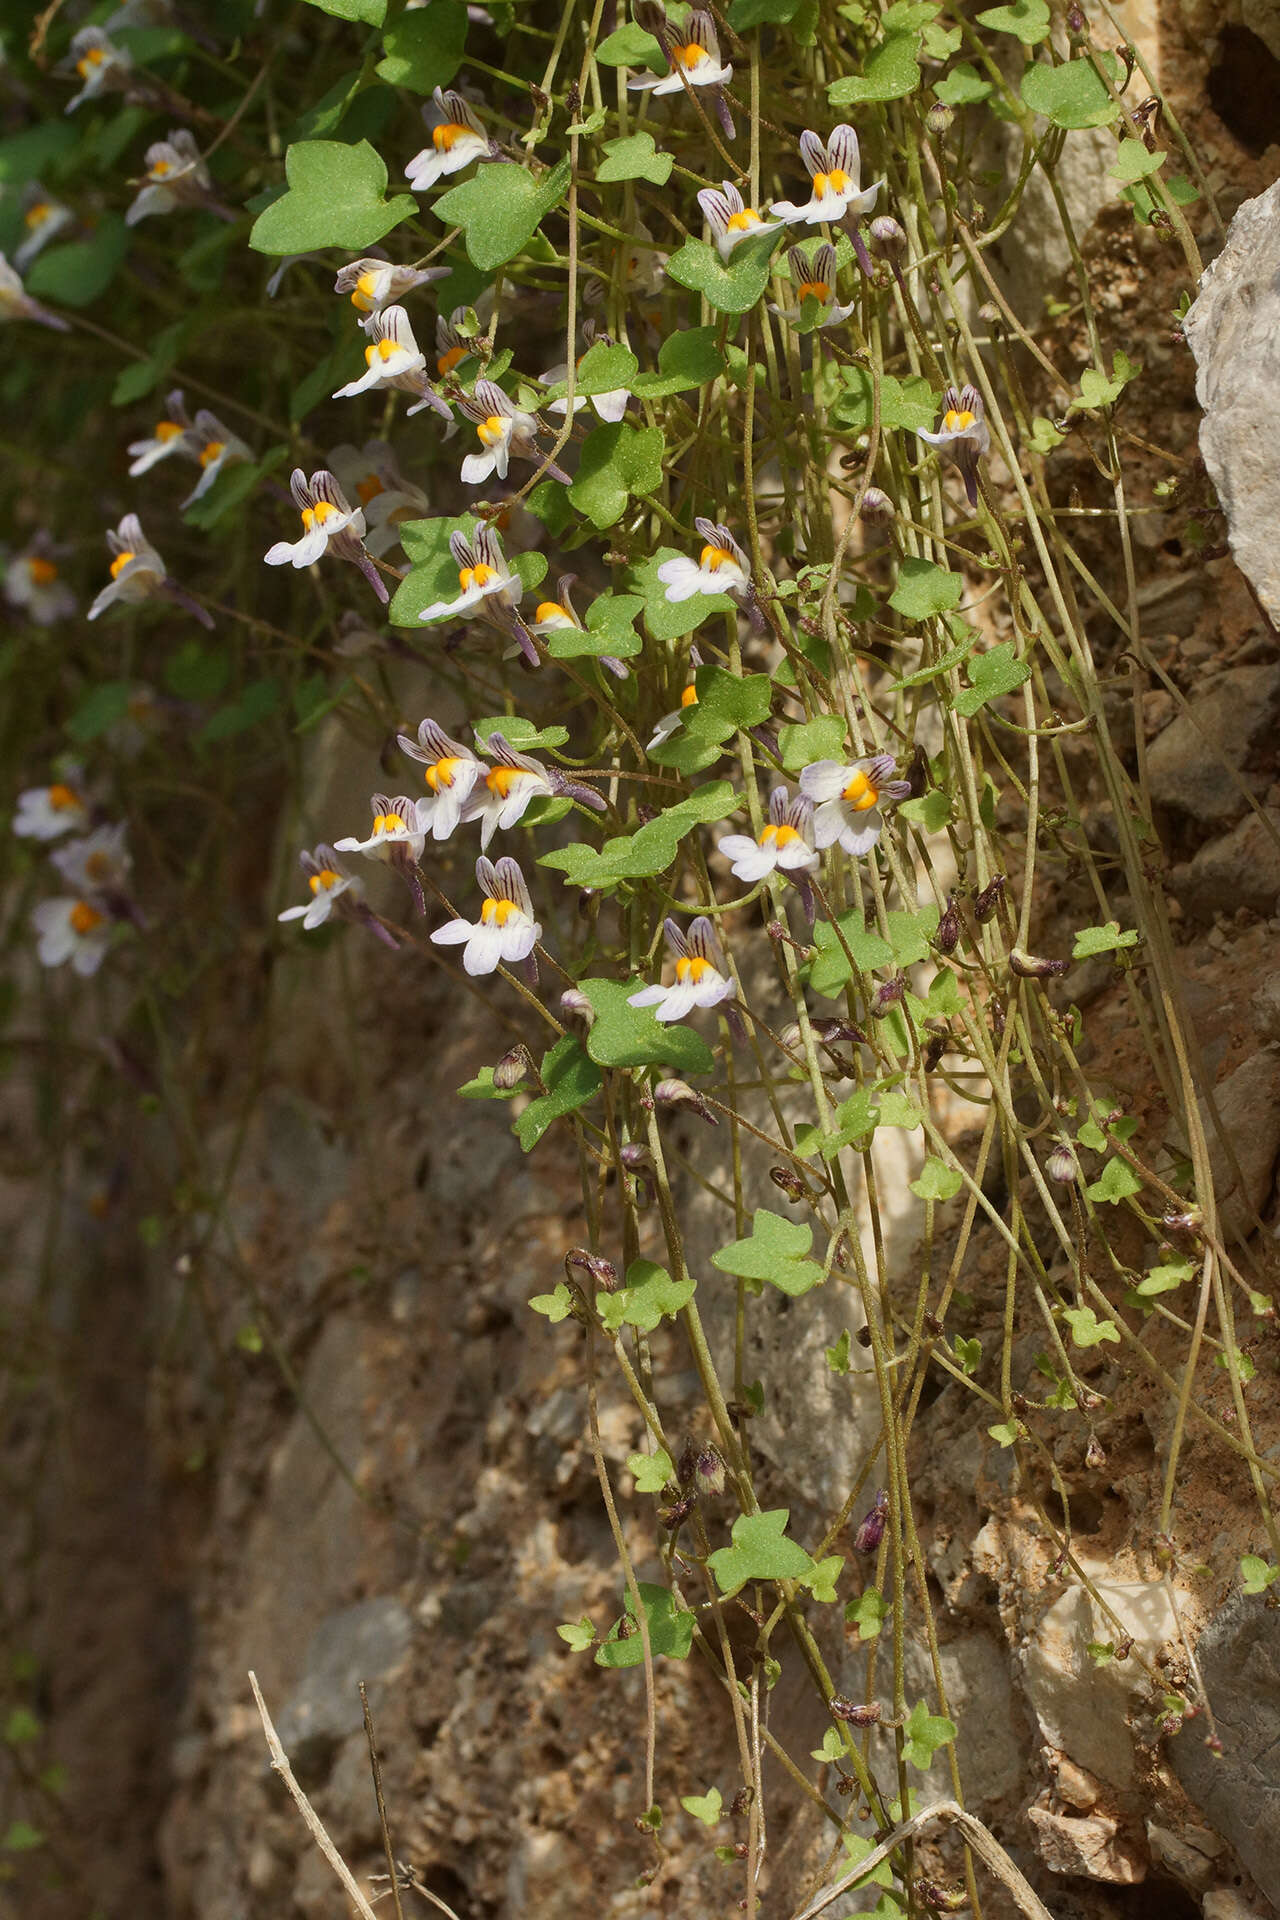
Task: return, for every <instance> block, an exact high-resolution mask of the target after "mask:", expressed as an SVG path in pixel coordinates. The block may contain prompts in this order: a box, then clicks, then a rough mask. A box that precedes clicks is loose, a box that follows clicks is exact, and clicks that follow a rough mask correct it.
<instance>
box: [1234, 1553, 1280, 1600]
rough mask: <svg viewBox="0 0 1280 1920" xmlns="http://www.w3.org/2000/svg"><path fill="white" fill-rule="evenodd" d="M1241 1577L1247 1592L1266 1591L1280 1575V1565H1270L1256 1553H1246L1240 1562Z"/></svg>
mask: <svg viewBox="0 0 1280 1920" xmlns="http://www.w3.org/2000/svg"><path fill="white" fill-rule="evenodd" d="M1240 1577H1241V1579H1242V1580H1243V1581H1244V1590H1245V1592H1246V1593H1265V1592H1266V1590H1267V1588H1268V1587H1269V1586H1271V1585H1272V1584H1273V1582H1274V1581H1275V1580H1276V1579H1277V1577H1280V1567H1273V1566H1269V1565H1268V1564H1267V1562H1266V1561H1265V1560H1262V1559H1260V1558H1259V1557H1258V1555H1257V1554H1256V1553H1246V1554H1245V1555H1244V1557H1243V1559H1242V1560H1241V1562H1240Z"/></svg>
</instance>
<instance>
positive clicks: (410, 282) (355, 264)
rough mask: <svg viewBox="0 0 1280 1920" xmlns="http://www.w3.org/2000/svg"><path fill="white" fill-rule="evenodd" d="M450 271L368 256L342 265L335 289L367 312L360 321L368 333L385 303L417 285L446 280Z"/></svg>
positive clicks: (395, 299) (386, 304) (411, 290)
mask: <svg viewBox="0 0 1280 1920" xmlns="http://www.w3.org/2000/svg"><path fill="white" fill-rule="evenodd" d="M448 272H449V269H448V267H399V266H395V265H393V264H392V262H391V261H389V260H374V259H372V258H368V257H366V258H365V259H362V260H352V261H351V262H350V263H349V265H347V266H345V267H339V269H338V277H337V279H336V280H335V281H334V283H333V290H334V292H335V293H345V294H349V295H350V296H351V304H352V306H353V307H354V308H355V310H356V312H357V313H360V314H363V315H364V318H363V319H362V320H361V322H360V325H361V326H362V327H363V328H364V330H365V332H366V333H370V332H372V328H371V325H370V322H371V321H372V320H373V318H374V316H375V315H376V314H379V313H381V312H382V309H383V308H384V307H389V306H390V305H391V304H392V302H393V301H397V300H399V299H401V298H402V296H403V295H404V294H406V293H412V292H413V289H414V288H415V287H426V286H429V285H430V284H431V282H432V281H433V280H443V279H444V278H445V277H446V276H447V274H448Z"/></svg>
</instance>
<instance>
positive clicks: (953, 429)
mask: <svg viewBox="0 0 1280 1920" xmlns="http://www.w3.org/2000/svg"><path fill="white" fill-rule="evenodd" d="M976 418H977V415H976V414H972V413H970V411H969V409H968V407H948V408H947V411H946V412H945V413H944V414H943V416H942V427H943V431H944V432H945V433H966V432H967V431H968V430H969V428H970V427H971V426H972V425H973V423H974V421H975V419H976Z"/></svg>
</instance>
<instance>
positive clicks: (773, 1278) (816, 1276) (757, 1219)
mask: <svg viewBox="0 0 1280 1920" xmlns="http://www.w3.org/2000/svg"><path fill="white" fill-rule="evenodd" d="M812 1245H813V1228H812V1227H806V1226H803V1225H802V1224H801V1222H800V1221H798V1220H784V1219H783V1217H782V1215H781V1214H780V1213H770V1212H769V1210H768V1208H767V1207H757V1209H756V1211H755V1215H754V1217H753V1219H752V1222H751V1235H750V1238H749V1239H746V1240H734V1241H732V1242H731V1243H730V1245H729V1246H727V1247H721V1249H720V1251H719V1253H713V1254H712V1256H711V1264H712V1266H713V1267H719V1269H720V1271H721V1273H732V1274H735V1275H736V1276H737V1277H738V1278H739V1279H741V1280H767V1281H768V1282H769V1283H770V1285H771V1286H775V1287H777V1288H778V1290H779V1292H780V1293H786V1294H790V1295H791V1297H792V1298H793V1299H796V1298H798V1297H799V1296H800V1295H801V1294H804V1293H808V1292H809V1290H810V1289H811V1288H812V1287H817V1286H821V1284H822V1282H823V1281H824V1280H825V1279H826V1274H825V1273H824V1271H823V1269H822V1268H821V1267H820V1266H819V1265H818V1262H817V1261H816V1260H808V1259H806V1258H805V1255H806V1254H807V1253H808V1252H809V1249H810V1248H811V1247H812Z"/></svg>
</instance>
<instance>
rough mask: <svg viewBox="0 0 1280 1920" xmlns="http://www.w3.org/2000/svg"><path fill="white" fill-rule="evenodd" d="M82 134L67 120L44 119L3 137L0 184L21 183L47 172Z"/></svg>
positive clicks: (0, 148)
mask: <svg viewBox="0 0 1280 1920" xmlns="http://www.w3.org/2000/svg"><path fill="white" fill-rule="evenodd" d="M79 138H80V132H79V129H78V128H76V127H73V126H71V125H70V124H69V122H67V121H66V120H42V121H40V122H39V123H38V124H37V125H36V126H34V127H24V129H23V131H22V132H21V133H11V134H9V135H7V137H6V138H5V139H3V140H0V184H4V185H6V186H7V185H17V186H22V185H23V184H24V182H26V181H28V180H34V179H37V178H38V177H39V176H40V175H42V174H44V173H46V172H48V170H49V168H50V167H52V166H53V165H54V163H55V161H58V160H60V159H61V158H62V156H63V155H64V154H65V153H66V152H67V151H68V150H69V149H70V148H71V147H74V146H75V145H76V143H77V141H78V140H79Z"/></svg>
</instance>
